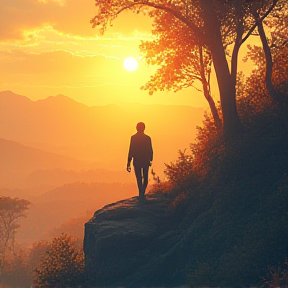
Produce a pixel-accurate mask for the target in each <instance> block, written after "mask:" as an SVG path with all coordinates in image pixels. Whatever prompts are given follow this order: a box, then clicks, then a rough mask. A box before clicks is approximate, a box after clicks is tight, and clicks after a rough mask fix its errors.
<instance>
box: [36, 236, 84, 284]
mask: <svg viewBox="0 0 288 288" xmlns="http://www.w3.org/2000/svg"><path fill="white" fill-rule="evenodd" d="M83 282H84V253H83V250H82V249H81V248H80V247H79V246H77V243H76V241H75V240H73V239H72V238H71V237H69V236H67V235H61V236H59V237H55V238H54V239H53V240H52V241H51V243H50V245H49V247H48V249H47V251H46V255H45V257H44V258H43V259H42V261H41V262H40V264H39V266H38V267H37V269H36V279H35V287H36V288H49V287H51V288H52V287H53V288H54V287H77V286H79V285H81V284H83Z"/></svg>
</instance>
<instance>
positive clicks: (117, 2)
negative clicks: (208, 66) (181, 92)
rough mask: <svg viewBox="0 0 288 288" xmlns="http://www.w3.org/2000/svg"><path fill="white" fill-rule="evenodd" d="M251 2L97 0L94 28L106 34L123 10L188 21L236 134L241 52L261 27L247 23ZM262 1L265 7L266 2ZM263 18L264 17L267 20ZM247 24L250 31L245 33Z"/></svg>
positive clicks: (228, 132) (230, 130) (229, 127)
mask: <svg viewBox="0 0 288 288" xmlns="http://www.w3.org/2000/svg"><path fill="white" fill-rule="evenodd" d="M250 2H252V1H246V0H238V1H234V0H226V1H224V0H223V1H216V0H200V1H196V0H194V1H192V0H191V1H188V2H186V1H180V0H172V1H167V2H166V1H161V0H152V1H150V0H145V1H143V0H133V1H132V0H131V1H121V0H111V1H107V0H97V1H96V6H97V8H98V14H97V15H96V16H95V17H94V18H93V19H92V20H91V23H92V24H93V27H95V26H99V27H100V30H101V31H102V32H103V33H104V31H105V29H106V27H107V25H108V24H110V23H111V21H113V20H114V19H115V18H116V17H117V16H118V15H119V14H120V13H121V12H122V11H124V10H131V11H133V12H136V13H139V12H144V13H146V14H148V15H149V16H150V17H152V18H157V16H158V15H159V14H163V13H168V14H171V15H172V16H173V17H175V18H177V19H178V20H179V21H181V23H183V24H185V25H186V27H187V29H188V30H189V31H190V32H191V33H192V34H193V35H194V37H195V38H196V39H197V40H198V41H199V44H201V45H202V46H204V47H205V48H206V49H208V50H209V51H210V53H211V56H212V60H213V64H214V69H215V73H216V78H217V82H218V88H219V93H220V101H221V109H222V115H223V125H224V133H225V134H226V135H227V136H232V135H233V134H235V133H237V132H239V131H241V123H240V119H239V115H238V112H237V107H236V90H235V83H236V74H237V57H238V52H239V48H240V46H241V45H242V44H243V43H244V41H245V40H246V39H247V38H248V37H249V36H250V35H251V33H252V32H253V31H254V29H255V28H256V26H257V23H255V22H254V24H253V25H252V26H250V27H248V26H245V20H246V18H247V19H248V20H250V18H249V17H247V13H248V12H247V11H248V10H247V9H248V8H249V5H250ZM260 2H261V3H262V5H263V6H264V4H265V1H259V3H260ZM155 11H156V12H155ZM270 12H271V11H270ZM266 16H267V15H265V17H266ZM263 17H264V16H263ZM263 17H262V18H260V19H263ZM248 24H249V21H248ZM247 27H248V32H247V34H246V35H245V36H244V32H245V28H246V29H247ZM230 28H231V29H230ZM225 39H226V40H225ZM223 40H224V41H223ZM225 41H226V43H225ZM229 41H230V44H232V43H234V48H233V52H232V58H231V72H230V70H229V65H228V59H227V57H226V52H227V51H226V49H225V48H226V47H228V43H229Z"/></svg>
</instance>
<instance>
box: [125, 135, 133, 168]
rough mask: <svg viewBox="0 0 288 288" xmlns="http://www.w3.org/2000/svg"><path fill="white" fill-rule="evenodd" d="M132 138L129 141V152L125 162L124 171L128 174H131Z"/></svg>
mask: <svg viewBox="0 0 288 288" xmlns="http://www.w3.org/2000/svg"><path fill="white" fill-rule="evenodd" d="M132 146H133V145H132V137H131V140H130V146H129V152H128V160H127V167H126V170H127V171H128V172H131V161H132V157H133V151H132Z"/></svg>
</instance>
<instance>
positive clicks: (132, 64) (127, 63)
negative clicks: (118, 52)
mask: <svg viewBox="0 0 288 288" xmlns="http://www.w3.org/2000/svg"><path fill="white" fill-rule="evenodd" d="M123 66H124V68H125V69H126V70H127V71H130V72H132V71H135V70H136V69H137V68H138V62H137V60H136V59H135V58H134V57H127V58H125V59H124V61H123Z"/></svg>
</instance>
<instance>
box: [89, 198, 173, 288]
mask: <svg viewBox="0 0 288 288" xmlns="http://www.w3.org/2000/svg"><path fill="white" fill-rule="evenodd" d="M167 206H168V199H167V198H165V196H163V195H149V194H148V195H146V201H144V202H140V201H139V200H138V198H136V197H135V198H130V199H127V200H122V201H119V202H117V203H114V204H110V205H107V206H105V207H104V208H102V209H100V210H98V211H96V212H95V214H94V217H93V218H92V219H91V220H90V221H89V222H88V223H86V224H85V238H84V251H85V258H86V271H87V273H88V277H89V282H90V283H91V284H93V285H108V286H116V285H117V286H118V285H121V286H122V285H123V286H126V287H132V286H133V287H137V286H143V285H144V286H157V285H163V284H165V285H168V284H170V285H171V282H170V283H166V282H167V281H168V280H167V279H168V278H170V279H171V277H167V276H168V275H169V271H168V270H169V269H168V270H166V268H164V266H167V263H166V265H164V264H163V263H161V264H160V263H159V261H160V262H162V261H161V257H160V258H159V256H160V255H163V254H165V253H166V252H167V251H168V249H169V248H171V245H172V246H173V243H177V238H178V235H177V233H176V232H172V233H171V227H170V226H171V225H170V224H169V222H170V221H169V219H168V216H167V214H166V210H167ZM169 228H170V229H169ZM166 260H167V259H166ZM166 260H165V261H166ZM163 261H164V259H163ZM168 264H169V263H168ZM171 264H173V263H171ZM172 266H173V265H172ZM163 268H164V270H163ZM173 270H174V271H175V269H173ZM173 270H171V271H173ZM166 272H167V274H166ZM170 276H171V275H170Z"/></svg>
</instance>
